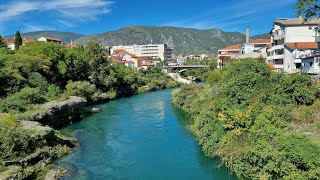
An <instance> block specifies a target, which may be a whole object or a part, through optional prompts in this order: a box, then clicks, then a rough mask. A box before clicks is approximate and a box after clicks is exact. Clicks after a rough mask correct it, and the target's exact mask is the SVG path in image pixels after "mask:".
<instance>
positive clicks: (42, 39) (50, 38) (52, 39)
mask: <svg viewBox="0 0 320 180" xmlns="http://www.w3.org/2000/svg"><path fill="white" fill-rule="evenodd" d="M38 41H42V42H50V43H56V44H63V43H62V40H61V39H59V38H52V37H44V36H42V37H40V38H39V39H38Z"/></svg>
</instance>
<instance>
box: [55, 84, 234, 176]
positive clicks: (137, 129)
mask: <svg viewBox="0 0 320 180" xmlns="http://www.w3.org/2000/svg"><path fill="white" fill-rule="evenodd" d="M171 91H172V90H162V91H158V92H153V93H147V94H143V95H137V96H133V97H130V98H122V99H118V100H114V101H110V102H108V103H106V104H103V105H98V106H95V107H99V108H101V109H102V112H101V113H98V114H95V115H90V116H89V117H86V118H84V119H83V120H82V121H80V122H78V123H74V124H72V125H70V126H68V127H67V128H65V129H63V130H62V133H64V134H67V135H70V136H73V137H75V138H77V139H78V140H79V143H80V146H79V147H78V148H76V149H74V151H73V152H72V153H71V154H70V155H68V156H66V157H64V158H62V159H60V160H59V161H58V162H56V164H57V165H58V166H62V167H66V168H67V169H69V173H68V174H67V175H66V176H65V177H64V179H77V180H78V179H161V180H162V179H195V180H198V179H199V180H206V179H219V180H220V179H236V177H235V176H234V175H232V174H231V173H230V171H229V170H228V169H227V168H225V167H221V166H219V165H220V162H219V160H217V159H210V158H207V157H206V156H204V154H203V153H202V151H201V147H200V146H198V145H197V142H196V140H195V137H194V136H193V135H192V133H191V132H190V130H189V127H190V123H191V122H190V119H189V118H188V117H187V116H186V115H185V114H184V113H183V112H181V111H180V110H178V109H176V108H174V107H173V106H172V103H171ZM91 108H92V107H91ZM88 109H90V107H88Z"/></svg>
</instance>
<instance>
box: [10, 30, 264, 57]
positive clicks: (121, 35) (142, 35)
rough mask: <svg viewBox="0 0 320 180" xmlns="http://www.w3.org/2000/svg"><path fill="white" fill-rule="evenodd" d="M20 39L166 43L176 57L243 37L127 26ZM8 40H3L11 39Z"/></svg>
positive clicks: (32, 34)
mask: <svg viewBox="0 0 320 180" xmlns="http://www.w3.org/2000/svg"><path fill="white" fill-rule="evenodd" d="M22 36H23V37H27V38H32V39H38V38H39V37H41V36H49V37H55V38H60V39H62V40H63V41H64V42H70V41H71V40H72V41H74V43H76V44H79V45H85V44H86V43H87V42H89V41H95V42H98V43H100V44H101V45H103V46H115V45H132V44H150V43H161V44H162V43H165V44H168V45H169V46H170V47H171V48H173V50H174V52H175V53H179V54H180V53H183V54H202V53H205V54H213V55H215V54H217V50H218V49H220V48H223V47H226V46H229V45H233V44H243V43H244V42H245V35H244V34H243V33H239V32H224V31H222V30H219V29H210V30H198V29H192V28H177V27H167V26H128V27H125V28H122V29H119V30H117V31H113V32H105V33H101V34H94V35H81V34H77V33H72V32H59V31H36V32H29V33H24V34H22ZM12 37H13V35H12V36H7V37H6V38H12ZM260 38H270V35H269V34H262V35H257V36H253V37H252V38H251V39H260Z"/></svg>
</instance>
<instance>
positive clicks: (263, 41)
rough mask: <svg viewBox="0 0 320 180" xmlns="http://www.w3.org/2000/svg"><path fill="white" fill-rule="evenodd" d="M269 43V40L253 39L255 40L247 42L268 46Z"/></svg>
mask: <svg viewBox="0 0 320 180" xmlns="http://www.w3.org/2000/svg"><path fill="white" fill-rule="evenodd" d="M270 43H271V39H255V40H251V41H249V43H248V44H270Z"/></svg>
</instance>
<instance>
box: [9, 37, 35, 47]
mask: <svg viewBox="0 0 320 180" xmlns="http://www.w3.org/2000/svg"><path fill="white" fill-rule="evenodd" d="M30 41H34V39H29V38H26V37H23V38H22V45H24V44H26V43H27V42H30ZM7 47H8V48H9V49H11V50H15V48H16V47H15V45H14V39H10V40H9V41H8V42H7Z"/></svg>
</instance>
